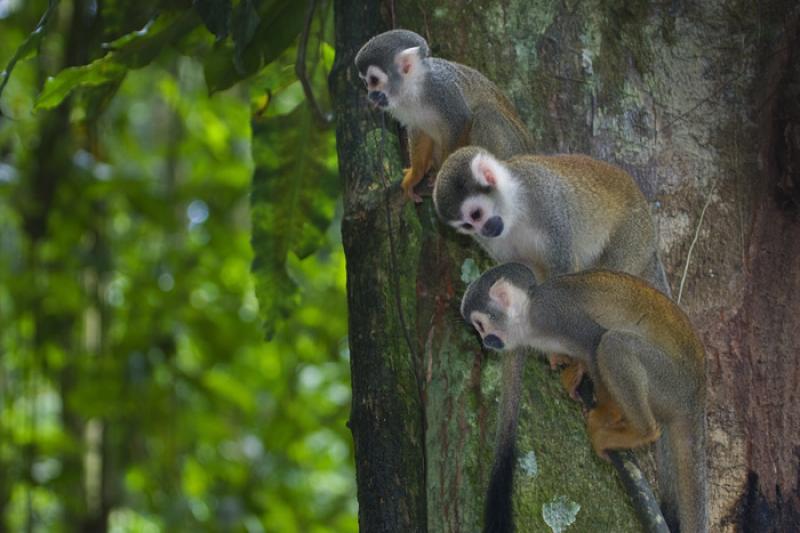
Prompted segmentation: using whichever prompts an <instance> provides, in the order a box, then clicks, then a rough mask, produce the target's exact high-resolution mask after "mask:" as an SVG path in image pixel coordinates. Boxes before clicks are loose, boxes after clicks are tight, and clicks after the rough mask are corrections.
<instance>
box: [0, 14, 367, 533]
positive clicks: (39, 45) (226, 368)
mask: <svg viewBox="0 0 800 533" xmlns="http://www.w3.org/2000/svg"><path fill="white" fill-rule="evenodd" d="M307 8H308V6H307V5H305V4H304V3H298V2H289V1H286V0H264V1H259V0H239V1H234V2H231V0H194V1H193V2H189V1H188V0H185V1H181V0H174V1H170V2H159V1H156V0H145V1H143V2H124V1H121V0H120V1H114V0H103V1H96V0H71V1H70V0H61V2H58V1H57V0H49V1H45V0H34V1H29V2H13V1H10V2H5V3H4V2H0V34H2V35H3V36H4V38H3V39H2V41H0V61H4V62H6V64H7V65H8V67H7V68H6V71H4V74H2V75H0V278H2V282H0V317H2V324H3V328H2V330H0V530H1V529H4V528H9V529H12V530H22V529H28V530H42V531H62V530H73V529H102V530H105V529H110V530H112V531H140V530H141V531H159V530H164V531H183V530H187V531H196V530H236V531H239V530H247V531H281V532H284V531H287V532H291V531H320V532H322V531H351V530H355V528H356V525H355V499H354V493H355V490H354V479H353V469H352V450H351V445H350V439H349V434H348V432H347V430H346V427H345V424H344V422H345V419H346V416H347V411H348V406H349V399H350V397H349V394H350V393H349V386H348V371H349V369H348V363H347V358H348V352H347V345H346V310H345V297H344V291H345V286H344V285H345V283H344V276H345V273H344V258H343V254H342V251H341V242H340V240H339V231H338V218H339V214H340V211H341V210H340V209H339V208H338V207H337V206H338V205H339V204H338V187H337V179H336V170H335V169H336V159H335V150H334V139H333V134H332V132H331V131H330V130H326V129H324V128H322V127H320V125H319V124H318V123H317V122H315V121H314V117H313V115H312V113H311V112H310V110H309V107H308V105H306V102H305V96H304V92H303V88H302V86H301V84H300V82H299V81H298V79H297V77H296V75H295V58H296V55H297V46H298V37H299V36H300V34H301V33H302V32H303V29H304V24H305V20H306V14H307ZM330 11H331V9H330V6H329V5H319V6H317V9H316V11H315V13H314V17H313V18H310V19H309V21H310V22H312V24H311V25H310V31H309V32H308V33H309V35H310V37H309V54H308V63H307V65H306V68H307V70H308V73H309V82H310V84H311V86H312V87H313V88H314V90H315V91H316V93H317V95H318V97H322V98H323V101H322V105H327V103H326V102H325V101H324V95H325V93H326V91H325V71H326V70H328V69H329V68H330V66H331V62H332V59H333V51H332V48H331V46H330V44H329V43H330V42H332V38H331V35H330V32H331V29H330V27H331V13H330ZM43 14H44V15H45V16H44V17H42V15H43ZM87 27H90V28H91V29H92V30H93V31H91V32H87V31H85V30H86V28H87ZM32 28H36V29H35V30H34V31H33V33H31V29H32ZM12 68H13V70H12ZM251 178H252V181H251ZM251 235H252V247H251V243H250V238H251ZM251 265H252V273H254V274H255V275H254V276H253V275H251V268H250V267H251ZM256 294H257V295H258V298H256ZM259 309H260V310H261V319H260V318H259V316H258V315H259ZM264 324H267V332H268V336H269V340H268V341H265V340H264Z"/></svg>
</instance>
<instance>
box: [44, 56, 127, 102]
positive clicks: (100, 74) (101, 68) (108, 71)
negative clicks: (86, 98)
mask: <svg viewBox="0 0 800 533" xmlns="http://www.w3.org/2000/svg"><path fill="white" fill-rule="evenodd" d="M126 72H127V69H126V68H125V67H124V66H122V65H120V64H119V63H115V62H113V61H108V60H106V59H105V58H103V59H99V60H97V61H95V62H93V63H90V64H89V65H84V66H82V67H71V68H66V69H64V70H62V71H61V72H59V73H58V76H56V77H55V78H48V80H47V81H46V82H45V84H44V89H43V90H42V92H41V94H39V98H37V99H36V109H51V108H53V107H55V106H57V105H58V104H60V103H61V102H62V101H64V98H66V97H67V96H69V94H70V93H71V92H72V91H73V90H75V89H76V88H77V87H96V86H98V85H102V84H104V83H108V82H110V81H117V80H119V79H121V78H122V77H123V76H125V73H126Z"/></svg>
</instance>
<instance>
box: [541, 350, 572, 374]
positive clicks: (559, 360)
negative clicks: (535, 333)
mask: <svg viewBox="0 0 800 533" xmlns="http://www.w3.org/2000/svg"><path fill="white" fill-rule="evenodd" d="M547 361H548V362H549V363H550V370H558V367H560V366H562V365H568V364H570V363H571V362H572V359H571V358H570V357H569V356H568V355H564V354H560V353H549V354H547Z"/></svg>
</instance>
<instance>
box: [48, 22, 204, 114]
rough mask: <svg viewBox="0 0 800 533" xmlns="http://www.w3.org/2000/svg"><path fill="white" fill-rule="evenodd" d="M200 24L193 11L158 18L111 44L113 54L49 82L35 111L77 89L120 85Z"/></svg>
mask: <svg viewBox="0 0 800 533" xmlns="http://www.w3.org/2000/svg"><path fill="white" fill-rule="evenodd" d="M199 23H200V20H199V19H198V18H197V15H196V14H195V13H194V11H192V10H187V11H185V12H183V13H180V14H177V15H172V16H164V17H160V18H159V19H158V20H157V21H156V22H155V23H148V24H147V25H146V26H145V27H144V28H143V29H142V30H139V31H136V32H133V33H130V34H128V35H125V36H123V37H121V38H119V39H117V40H116V41H113V42H112V43H110V45H109V47H110V48H111V49H112V50H113V51H112V52H109V53H108V54H106V55H105V56H103V57H101V58H100V59H97V60H95V61H93V62H91V63H89V64H88V65H82V66H79V67H70V68H66V69H64V70H62V71H61V72H59V73H58V75H57V76H55V77H54V78H50V79H48V80H47V82H46V83H45V85H44V89H43V90H42V92H41V94H39V97H38V98H37V100H36V106H35V109H51V108H53V107H55V106H57V105H58V104H60V103H61V102H62V101H64V99H65V98H66V97H67V96H69V95H70V93H71V92H72V91H74V90H75V89H77V88H79V87H97V86H100V85H103V84H106V83H119V82H120V81H121V80H122V78H123V77H124V76H125V74H126V73H127V72H128V70H129V69H137V68H142V67H144V66H145V65H148V64H149V63H150V62H151V61H153V59H155V58H156V57H157V56H158V55H159V54H160V53H161V52H162V51H163V50H164V48H165V47H167V46H169V45H170V44H172V43H174V42H175V41H176V40H178V39H180V38H181V37H182V36H183V35H185V34H186V33H188V32H189V31H191V30H192V29H193V28H194V27H195V26H197V25H198V24H199Z"/></svg>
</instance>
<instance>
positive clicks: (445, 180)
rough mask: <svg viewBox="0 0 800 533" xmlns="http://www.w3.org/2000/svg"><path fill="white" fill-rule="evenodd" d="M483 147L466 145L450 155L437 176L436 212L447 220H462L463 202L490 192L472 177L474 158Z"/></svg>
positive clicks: (434, 200) (482, 150) (483, 151)
mask: <svg viewBox="0 0 800 533" xmlns="http://www.w3.org/2000/svg"><path fill="white" fill-rule="evenodd" d="M481 153H485V154H488V153H489V152H487V151H486V150H484V149H483V148H479V147H477V146H465V147H463V148H459V149H458V150H456V151H455V152H453V153H452V154H450V157H448V158H447V159H446V160H445V162H444V164H443V165H442V168H441V169H440V170H439V174H438V175H437V176H436V185H435V190H434V197H433V203H434V206H435V207H436V213H437V214H438V215H439V217H440V218H441V219H442V220H444V221H445V222H452V221H454V220H461V203H462V202H463V201H464V199H465V198H467V197H469V196H473V195H477V194H480V193H484V194H485V193H487V192H489V191H488V190H487V189H486V187H481V185H480V184H479V183H478V182H477V181H475V179H474V178H473V177H472V168H471V164H472V160H473V159H475V156H477V155H478V154H481Z"/></svg>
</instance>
